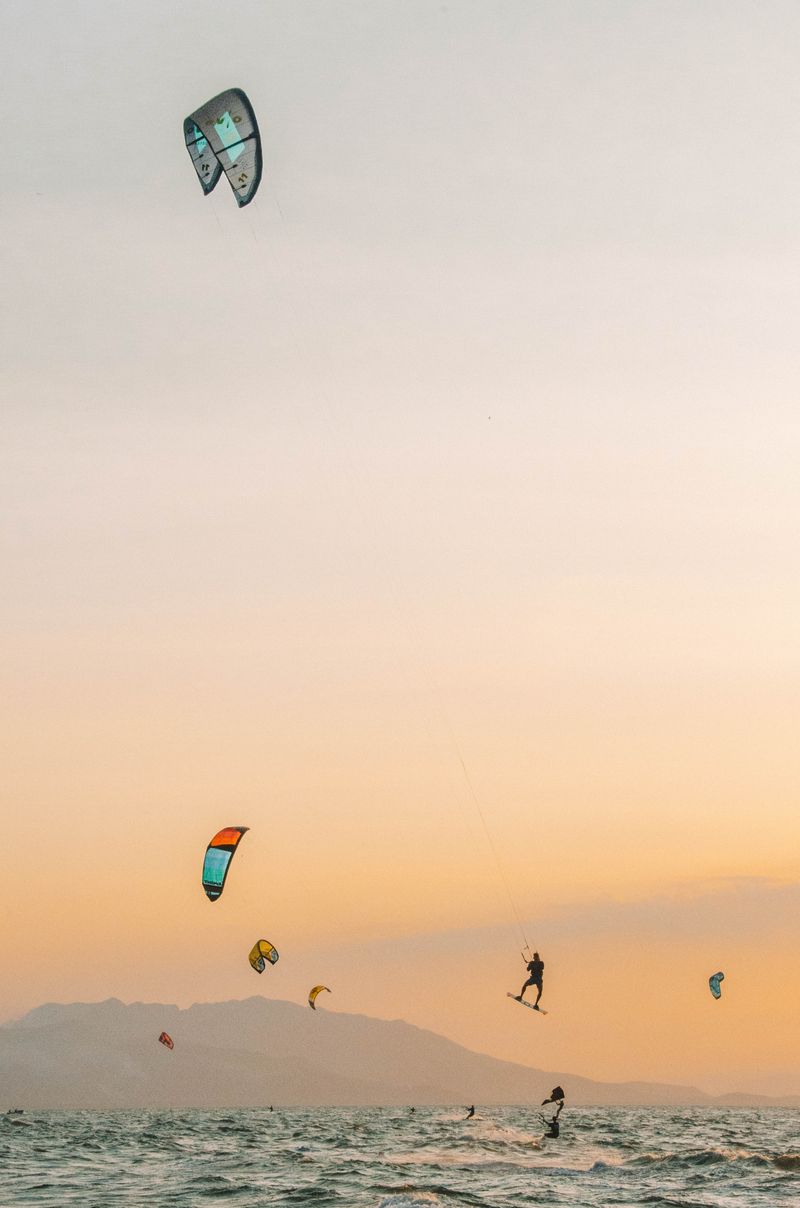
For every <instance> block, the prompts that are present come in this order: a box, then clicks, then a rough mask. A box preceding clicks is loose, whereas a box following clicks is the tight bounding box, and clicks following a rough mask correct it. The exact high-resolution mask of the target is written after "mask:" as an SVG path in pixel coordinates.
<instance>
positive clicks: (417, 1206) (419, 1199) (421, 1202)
mask: <svg viewBox="0 0 800 1208" xmlns="http://www.w3.org/2000/svg"><path fill="white" fill-rule="evenodd" d="M441 1202H442V1201H441V1200H440V1199H439V1197H438V1196H436V1195H434V1194H433V1192H431V1191H401V1192H400V1193H399V1194H398V1195H389V1196H387V1197H386V1199H383V1200H381V1202H380V1204H379V1205H378V1208H431V1205H432V1204H441Z"/></svg>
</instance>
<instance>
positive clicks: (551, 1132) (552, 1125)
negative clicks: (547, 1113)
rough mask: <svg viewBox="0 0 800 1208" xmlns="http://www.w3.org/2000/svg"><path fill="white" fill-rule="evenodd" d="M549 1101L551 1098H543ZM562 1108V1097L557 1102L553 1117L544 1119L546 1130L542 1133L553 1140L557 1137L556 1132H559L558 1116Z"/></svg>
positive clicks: (546, 1101)
mask: <svg viewBox="0 0 800 1208" xmlns="http://www.w3.org/2000/svg"><path fill="white" fill-rule="evenodd" d="M551 1102H552V1100H551V1099H545V1103H551ZM563 1110H564V1100H563V1099H562V1100H561V1102H560V1103H559V1105H558V1107H557V1108H556V1114H555V1115H554V1116H553V1119H552V1120H545V1124H546V1125H547V1132H546V1133H545V1134H544V1135H545V1136H546V1137H550V1138H552V1139H553V1140H556V1138H557V1137H558V1134H559V1127H558V1117H559V1116H560V1115H561V1113H562V1111H563Z"/></svg>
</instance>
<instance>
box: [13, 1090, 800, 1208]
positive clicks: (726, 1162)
mask: <svg viewBox="0 0 800 1208" xmlns="http://www.w3.org/2000/svg"><path fill="white" fill-rule="evenodd" d="M465 1114H466V1108H464V1109H463V1110H462V1109H461V1108H431V1107H418V1108H416V1110H415V1111H414V1112H413V1113H412V1112H411V1110H410V1109H409V1108H396V1107H395V1108H348V1109H343V1108H319V1109H310V1108H302V1109H300V1108H291V1109H289V1108H280V1107H277V1106H276V1107H275V1109H274V1111H269V1110H264V1109H261V1108H259V1109H242V1110H224V1111H132V1112H123V1111H114V1112H88V1111H87V1112H45V1111H42V1112H38V1111H29V1112H28V1111H26V1112H24V1113H23V1114H21V1115H13V1116H12V1115H6V1116H2V1117H0V1206H2V1208H12V1206H14V1205H18V1204H20V1205H21V1204H26V1205H29V1204H36V1205H41V1206H43V1208H44V1206H48V1208H49V1206H50V1205H53V1206H55V1205H65V1204H80V1205H82V1206H84V1208H106V1206H109V1208H111V1206H113V1205H118V1204H120V1205H121V1204H125V1205H142V1206H143V1208H144V1206H145V1205H147V1206H148V1208H168V1206H174V1208H197V1206H198V1205H205V1204H209V1205H210V1204H219V1203H229V1204H231V1205H236V1206H237V1208H238V1206H241V1208H255V1206H256V1205H270V1206H272V1205H275V1206H276V1208H277V1206H286V1208H289V1206H290V1205H313V1206H314V1208H460V1206H461V1205H464V1206H465V1208H466V1206H471V1208H512V1205H513V1206H514V1208H518V1206H519V1205H520V1204H542V1205H556V1206H557V1205H564V1206H569V1208H583V1206H585V1208H605V1206H606V1205H622V1204H630V1205H637V1204H641V1205H645V1204H647V1205H657V1204H664V1205H669V1206H671V1208H684V1206H685V1208H690V1206H691V1208H701V1206H704V1208H706V1206H707V1208H712V1206H713V1208H729V1206H730V1208H733V1206H735V1205H741V1208H758V1206H759V1205H764V1206H765V1208H767V1206H769V1208H777V1206H779V1205H793V1206H795V1208H796V1206H797V1205H800V1111H797V1110H783V1109H777V1108H772V1109H766V1110H764V1109H760V1110H748V1109H730V1110H728V1109H726V1110H721V1109H711V1110H709V1109H705V1108H687V1109H683V1110H679V1109H675V1108H618V1107H617V1108H597V1107H595V1108H570V1107H569V1103H567V1106H566V1107H565V1109H564V1111H563V1113H562V1116H561V1135H560V1137H559V1138H558V1140H543V1139H542V1132H543V1128H542V1124H541V1118H540V1116H539V1113H538V1111H537V1110H535V1109H528V1108H520V1107H504V1108H486V1109H481V1108H480V1106H478V1109H477V1115H476V1116H475V1118H474V1119H473V1120H469V1121H466V1120H465V1119H464V1116H465Z"/></svg>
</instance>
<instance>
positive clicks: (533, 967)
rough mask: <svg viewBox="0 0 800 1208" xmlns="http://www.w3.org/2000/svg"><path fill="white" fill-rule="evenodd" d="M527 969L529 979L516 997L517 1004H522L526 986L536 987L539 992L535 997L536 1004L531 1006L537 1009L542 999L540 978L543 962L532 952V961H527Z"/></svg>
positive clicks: (536, 953) (542, 972) (542, 971)
mask: <svg viewBox="0 0 800 1208" xmlns="http://www.w3.org/2000/svg"><path fill="white" fill-rule="evenodd" d="M527 969H528V972H529V973H530V977H529V978H528V980H527V981H526V982H525V984H524V985H523V987H522V989H521V990H520V992H519V994H518V995H517V1002H522V999H523V998H524V996H525V991H526V990H527V988H528V986H536V989H537V990H538V991H539V993H538V994H537V995H536V1002H535V1003H534V1004H533V1005H534V1007H538V1006H539V999H540V998H541V997H542V977H543V975H544V961H543V960H540V959H539V953H538V952H534V954H533V960H532V961H528V965H527Z"/></svg>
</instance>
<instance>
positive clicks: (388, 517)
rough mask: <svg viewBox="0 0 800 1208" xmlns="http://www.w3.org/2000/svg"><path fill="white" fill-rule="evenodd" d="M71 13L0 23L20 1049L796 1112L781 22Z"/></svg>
mask: <svg viewBox="0 0 800 1208" xmlns="http://www.w3.org/2000/svg"><path fill="white" fill-rule="evenodd" d="M69 7H71V6H69ZM80 7H81V12H82V16H81V20H80V21H79V22H78V21H76V19H75V16H74V14H72V13H71V12H69V11H67V6H62V5H59V4H57V3H54V2H53V3H49V2H48V3H45V2H40V3H33V4H25V5H23V4H22V3H18V4H17V3H12V4H11V5H9V6H8V9H7V10H6V11H5V12H4V14H3V17H2V19H1V20H2V23H3V25H2V29H0V43H2V45H3V46H4V47H5V52H4V70H3V73H2V84H1V85H0V87H2V88H3V90H4V91H5V93H6V105H7V106H10V105H11V103H12V99H13V98H19V97H20V96H22V97H24V101H25V104H24V109H25V122H24V131H22V130H19V131H17V134H16V143H17V145H16V148H15V155H14V165H13V167H9V168H8V169H7V171H6V172H5V173H4V175H3V178H2V181H0V190H1V191H2V206H3V212H4V214H5V219H4V223H3V226H2V231H1V232H0V249H1V250H2V260H3V266H4V271H3V277H4V280H5V282H6V290H5V295H6V299H5V300H6V307H5V310H6V314H5V318H4V324H3V335H2V337H1V338H2V342H3V343H2V349H1V350H0V359H1V360H2V364H3V377H4V390H3V394H4V399H5V402H4V408H3V410H4V420H3V432H4V434H3V441H2V446H3V447H2V451H0V459H1V464H2V492H3V504H2V520H0V524H1V525H2V530H1V532H2V541H3V565H4V568H5V572H6V573H5V575H4V580H5V586H4V589H3V592H2V598H0V611H1V612H2V622H3V625H2V628H3V635H4V637H3V641H4V651H3V667H4V681H5V689H4V692H3V712H4V724H3V733H4V751H3V767H4V775H3V778H2V796H1V797H0V808H2V814H3V819H4V834H5V840H6V841H5V849H4V850H5V857H4V893H3V912H2V918H1V919H0V960H1V961H2V967H3V969H4V971H5V976H4V977H3V979H2V985H0V1020H8V1019H11V1018H14V1017H16V1016H19V1015H21V1014H22V1013H24V1012H25V1011H26V1010H28V1009H30V1008H32V1007H34V1006H36V1005H38V1004H39V1003H41V1002H43V1001H51V1000H55V1001H72V1000H76V999H80V1000H87V1001H88V1000H95V999H101V998H106V997H109V996H117V997H119V998H121V999H123V1000H125V1001H134V1000H146V1001H163V1002H177V1003H180V1004H181V1005H188V1004H189V1003H191V1002H193V1001H205V1000H214V1001H216V1000H222V999H227V998H243V997H246V996H248V995H250V994H255V993H262V994H267V995H270V996H275V997H280V998H289V999H293V1000H295V1001H298V1002H302V1001H304V999H305V996H306V994H307V991H308V988H309V987H310V986H311V985H312V984H313V983H315V982H324V983H325V984H327V985H329V986H330V987H331V989H332V990H333V992H334V993H333V995H332V996H331V999H330V1000H329V1001H328V1002H326V1003H325V1009H326V1010H340V1011H348V1012H360V1013H364V1014H368V1015H375V1016H380V1017H383V1018H403V1019H406V1020H409V1021H410V1022H412V1023H416V1024H418V1025H420V1026H423V1027H428V1028H432V1029H434V1030H436V1031H438V1032H441V1033H443V1034H445V1035H447V1036H449V1037H451V1038H452V1039H453V1040H456V1041H458V1042H460V1043H462V1044H465V1045H468V1046H470V1047H471V1048H475V1049H478V1050H480V1051H483V1052H488V1053H492V1054H494V1055H496V1056H499V1057H503V1058H507V1059H509V1060H514V1061H521V1062H524V1063H528V1064H531V1065H535V1066H537V1067H541V1068H544V1069H550V1070H558V1071H572V1072H575V1073H579V1074H583V1075H586V1076H589V1077H596V1078H600V1079H603V1080H609V1081H612V1080H613V1081H616V1080H623V1079H648V1080H660V1081H672V1082H684V1083H692V1084H695V1085H698V1086H701V1087H703V1088H705V1089H708V1090H711V1091H720V1092H721V1091H728V1090H750V1091H762V1092H764V1093H776V1094H789V1093H793V1094H800V1048H799V1046H798V1041H797V1037H798V1035H799V1034H800V1031H798V1024H799V1023H800V1012H799V1011H798V1007H797V1002H798V994H800V973H798V971H797V952H798V923H799V921H800V854H798V853H800V843H799V840H800V821H798V805H797V803H798V789H799V788H800V764H799V763H798V755H797V748H798V742H797V729H798V705H800V643H799V642H798V616H800V540H798V533H799V532H800V474H798V465H799V464H800V423H799V422H798V408H797V398H798V385H799V384H800V383H799V380H798V362H797V346H798V333H797V316H798V315H800V285H799V284H798V282H799V281H800V275H799V274H798V271H797V268H798V255H800V217H798V209H797V204H796V201H797V193H798V186H800V143H798V139H797V82H796V80H797V73H796V64H797V61H798V51H800V11H798V9H797V7H796V6H795V5H791V4H783V3H778V2H774V3H767V4H765V5H760V6H758V7H754V6H753V5H751V4H749V3H740V2H739V0H727V2H726V3H721V2H720V3H714V2H706V0H701V2H699V3H698V2H697V0H692V2H691V3H690V2H688V0H686V2H684V0H675V2H674V3H670V4H669V5H665V6H657V5H655V6H653V5H647V4H643V5H633V6H632V5H629V4H626V3H622V2H621V0H620V2H617V0H608V3H604V4H603V5H589V4H581V3H570V2H563V0H559V2H555V0H552V2H550V3H547V2H545V3H536V4H532V3H528V2H527V0H524V2H523V0H499V2H493V3H488V2H487V0H481V2H477V0H462V2H460V3H459V4H458V5H451V6H445V5H442V6H440V5H435V4H430V3H427V2H425V3H423V2H422V0H378V2H370V3H367V2H366V0H364V2H362V0H334V2H332V3H323V2H322V0H319V2H314V0H281V2H277V0H276V2H270V3H261V2H259V3H255V2H251V3H248V2H243V3H242V4H241V5H239V6H238V8H237V34H238V30H239V29H243V30H245V31H246V36H244V37H239V36H235V37H234V36H223V37H221V36H220V29H219V14H218V7H217V6H215V5H212V4H211V3H209V2H208V0H193V2H192V3H191V4H188V3H186V4H184V3H182V2H179V3H175V4H173V5H170V6H168V9H167V11H166V13H165V12H164V10H163V7H162V6H161V5H159V4H156V3H155V2H153V0H142V2H141V3H137V4H136V5H135V6H128V5H122V4H116V3H108V2H107V0H106V2H104V3H103V4H101V3H100V2H99V0H85V2H84V3H83V4H82V5H81V6H80ZM187 24H190V25H191V29H192V37H191V47H190V48H189V47H188V46H187V37H186V33H187ZM229 32H230V31H229ZM231 85H237V86H240V87H243V88H245V89H246V91H247V92H248V94H249V96H250V98H251V100H252V101H253V104H254V106H255V108H256V110H257V113H258V115H259V119H260V122H261V126H262V132H263V136H264V157H265V172H264V181H263V184H262V187H261V191H260V193H259V195H258V198H257V200H256V201H255V202H254V203H253V204H252V205H251V206H249V207H248V208H247V209H246V210H242V211H239V210H237V207H236V205H235V203H234V199H233V197H232V196H231V195H230V192H229V191H228V190H227V186H226V185H225V182H224V181H223V182H222V183H221V185H220V186H219V188H218V189H217V190H216V191H215V193H213V194H212V195H210V196H209V197H208V198H205V199H204V198H203V196H202V193H201V190H200V189H199V187H198V184H197V181H196V179H195V175H194V173H193V171H192V167H191V164H190V162H189V159H188V156H187V155H186V152H185V149H184V147H183V146H182V120H183V118H184V117H185V116H186V114H187V113H189V112H191V111H192V110H193V109H194V108H196V107H197V106H198V105H200V104H201V103H202V102H203V101H204V100H205V99H207V98H208V97H210V96H212V95H214V93H216V92H219V91H220V90H221V89H223V88H225V87H228V86H231ZM231 824H242V825H247V826H249V827H250V828H251V831H250V833H249V834H248V835H247V836H246V837H245V839H244V840H243V842H242V846H241V849H240V851H239V853H238V854H237V856H236V861H235V863H234V866H233V869H232V872H231V876H230V879H229V883H228V886H227V888H226V890H225V894H224V896H223V898H222V899H221V900H220V901H219V902H218V903H216V904H215V905H213V906H212V905H211V904H210V903H209V902H208V901H207V900H206V898H205V896H204V894H203V893H202V890H201V887H200V866H201V861H202V855H203V851H204V848H205V845H206V843H207V842H208V840H209V839H210V837H211V836H212V834H213V833H214V832H215V831H216V830H218V829H219V828H220V827H222V826H224V825H231ZM523 932H524V936H525V937H526V938H527V940H528V941H530V943H531V945H533V946H535V947H538V949H539V951H540V952H541V954H542V957H543V959H544V961H545V996H544V1000H543V1005H546V1006H547V1007H548V1008H549V1011H550V1014H549V1015H548V1017H547V1018H546V1019H542V1018H536V1017H535V1016H532V1015H531V1013H530V1012H526V1011H521V1010H519V1009H518V1008H517V1007H515V1005H514V1004H513V1003H510V1002H508V1001H507V1000H506V998H505V992H506V991H507V990H517V989H518V988H519V985H520V984H521V982H522V980H523V976H524V967H523V963H522V960H521V957H520V951H519V950H520V947H521V945H522V943H523V934H522V933H523ZM260 936H265V937H266V938H268V939H270V940H271V941H272V942H274V943H275V944H276V946H277V947H278V948H279V950H280V952H281V960H280V962H279V963H278V965H276V966H275V968H273V969H269V970H268V971H267V972H266V973H265V974H264V976H263V977H261V978H258V977H256V976H255V975H254V974H253V972H252V970H251V969H250V968H249V966H248V964H247V953H248V951H249V949H250V947H251V945H252V944H253V942H254V941H255V940H256V939H257V938H259V937H260ZM718 969H722V970H724V971H725V975H726V980H725V982H724V985H723V995H722V998H721V1000H720V1001H719V1002H714V1001H713V1000H712V998H711V996H710V994H709V992H708V976H709V974H711V973H713V972H715V971H717V970H718Z"/></svg>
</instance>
